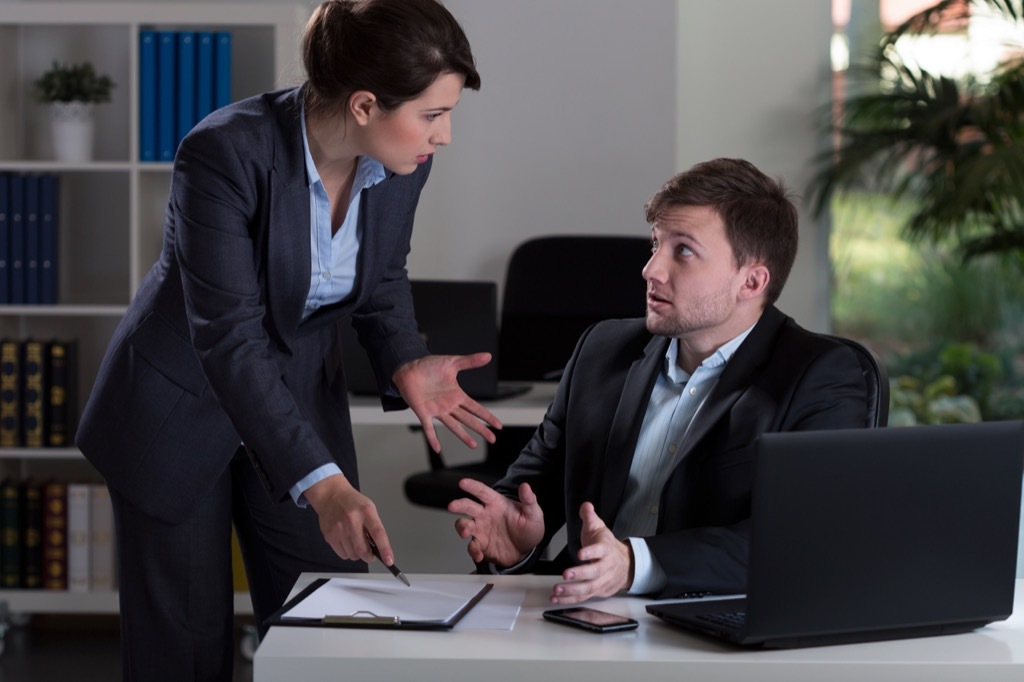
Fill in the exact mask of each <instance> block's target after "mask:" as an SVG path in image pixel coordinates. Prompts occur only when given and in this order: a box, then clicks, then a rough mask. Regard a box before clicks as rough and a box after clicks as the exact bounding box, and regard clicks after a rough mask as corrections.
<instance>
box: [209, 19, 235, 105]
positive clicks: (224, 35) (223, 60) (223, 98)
mask: <svg viewBox="0 0 1024 682" xmlns="http://www.w3.org/2000/svg"><path fill="white" fill-rule="evenodd" d="M230 103H231V33H230V32H228V31H217V32H216V33H214V35H213V108H214V109H220V108H221V107H222V106H224V105H225V104H230Z"/></svg>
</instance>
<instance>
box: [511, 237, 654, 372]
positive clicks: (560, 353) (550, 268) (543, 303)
mask: <svg viewBox="0 0 1024 682" xmlns="http://www.w3.org/2000/svg"><path fill="white" fill-rule="evenodd" d="M650 255H651V244H650V239H649V238H647V237H646V236H636V237H632V236H630V237H626V236H615V235H558V236H547V237H537V238H534V239H530V240H527V241H525V242H523V243H522V244H520V245H519V246H518V247H516V249H515V251H513V253H512V256H511V258H510V259H509V263H508V270H507V272H506V275H505V287H504V294H503V300H502V309H501V325H500V331H499V345H498V375H499V377H500V378H501V379H503V380H510V381H542V380H553V379H557V378H558V376H559V375H560V373H561V371H562V368H563V367H564V366H565V363H566V362H567V361H568V360H569V357H570V356H571V355H572V351H573V349H574V348H575V347H576V342H577V341H578V340H579V337H580V334H582V333H583V331H584V330H586V328H587V327H589V326H590V325H591V324H593V323H595V322H598V321H600V320H606V319H613V318H622V317H643V315H644V314H645V312H646V307H647V304H646V301H645V298H644V291H645V284H644V279H643V275H642V270H643V267H644V265H645V264H646V263H647V260H648V259H649V258H650Z"/></svg>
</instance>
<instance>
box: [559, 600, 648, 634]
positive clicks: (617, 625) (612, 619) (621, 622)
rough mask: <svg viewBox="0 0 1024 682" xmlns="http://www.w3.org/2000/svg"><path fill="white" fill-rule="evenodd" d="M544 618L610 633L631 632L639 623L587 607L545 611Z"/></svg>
mask: <svg viewBox="0 0 1024 682" xmlns="http://www.w3.org/2000/svg"><path fill="white" fill-rule="evenodd" d="M544 617H545V618H547V619H548V620H552V621H556V622H559V623H565V624H567V625H576V626H577V627H582V628H585V629H587V630H596V631H599V632H608V631H611V630H629V629H632V628H635V627H636V626H637V625H638V623H637V622H636V621H635V620H633V619H632V618H627V617H626V616H620V615H618V614H615V613H608V612H606V611H599V610H597V609H591V608H588V607H585V606H577V607H571V608H566V609H554V610H551V611H545V612H544Z"/></svg>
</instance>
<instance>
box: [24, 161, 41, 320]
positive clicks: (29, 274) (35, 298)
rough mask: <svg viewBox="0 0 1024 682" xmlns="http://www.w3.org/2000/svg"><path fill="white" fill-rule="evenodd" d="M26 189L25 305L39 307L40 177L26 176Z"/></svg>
mask: <svg viewBox="0 0 1024 682" xmlns="http://www.w3.org/2000/svg"><path fill="white" fill-rule="evenodd" d="M22 182H24V188H25V190H24V191H25V206H24V209H23V212H24V219H23V220H24V223H25V303H27V304H29V305H39V239H40V234H39V225H40V223H39V176H38V175H34V174H26V175H24V176H23V178H22Z"/></svg>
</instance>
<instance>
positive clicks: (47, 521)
mask: <svg viewBox="0 0 1024 682" xmlns="http://www.w3.org/2000/svg"><path fill="white" fill-rule="evenodd" d="M67 504H68V485H67V483H63V482H61V481H54V480H50V481H47V483H46V484H45V486H44V487H43V588H44V589H47V590H66V589H67V588H68V507H67Z"/></svg>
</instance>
